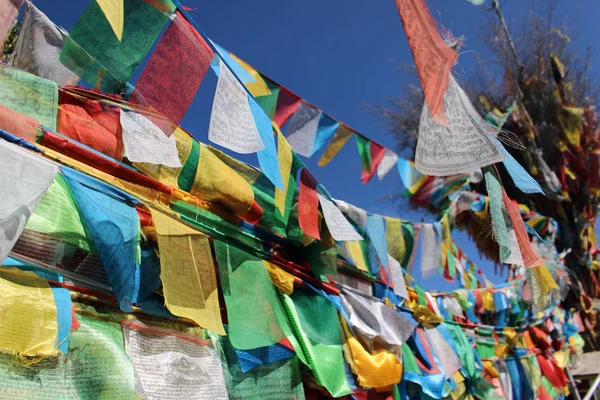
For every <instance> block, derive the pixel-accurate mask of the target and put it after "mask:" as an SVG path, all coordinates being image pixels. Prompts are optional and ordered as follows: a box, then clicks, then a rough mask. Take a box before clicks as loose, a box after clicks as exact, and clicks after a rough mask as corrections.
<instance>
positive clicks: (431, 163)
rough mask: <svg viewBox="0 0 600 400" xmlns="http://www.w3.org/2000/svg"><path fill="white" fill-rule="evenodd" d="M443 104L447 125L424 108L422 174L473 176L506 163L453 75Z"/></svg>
mask: <svg viewBox="0 0 600 400" xmlns="http://www.w3.org/2000/svg"><path fill="white" fill-rule="evenodd" d="M419 1H421V0H419ZM443 102H444V108H445V110H446V117H447V119H448V124H449V125H448V126H445V125H441V124H440V123H438V122H437V121H436V120H435V119H434V118H432V117H431V114H430V111H429V108H428V107H427V105H426V104H425V105H424V106H423V110H422V113H421V119H420V123H419V137H418V140H417V148H416V151H415V164H416V166H417V169H418V170H419V171H420V172H421V173H423V174H427V175H433V176H449V175H456V174H462V173H470V172H471V171H473V170H475V169H478V168H482V167H485V166H487V165H490V164H493V163H496V162H500V161H502V160H504V156H503V153H502V152H501V149H500V147H501V144H500V143H499V142H498V141H496V140H493V137H492V136H491V134H490V128H489V126H488V125H487V124H486V122H485V121H483V119H481V117H480V116H479V115H478V114H477V112H476V111H475V110H474V108H473V105H472V104H471V103H470V101H469V99H468V98H467V96H466V94H465V93H464V92H463V91H462V89H461V88H460V87H459V86H458V83H457V82H456V80H455V79H454V78H453V77H452V76H450V79H449V83H448V89H447V90H446V92H445V94H444V98H443Z"/></svg>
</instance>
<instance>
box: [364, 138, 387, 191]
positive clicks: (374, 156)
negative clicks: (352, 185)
mask: <svg viewBox="0 0 600 400" xmlns="http://www.w3.org/2000/svg"><path fill="white" fill-rule="evenodd" d="M370 148H371V170H370V171H367V170H366V169H365V168H363V170H362V172H361V173H360V181H361V182H362V183H367V182H369V181H370V180H371V178H373V175H375V173H376V172H377V167H378V166H379V164H380V163H381V160H383V157H384V156H385V148H384V147H383V146H380V145H378V144H377V143H375V142H371V145H370Z"/></svg>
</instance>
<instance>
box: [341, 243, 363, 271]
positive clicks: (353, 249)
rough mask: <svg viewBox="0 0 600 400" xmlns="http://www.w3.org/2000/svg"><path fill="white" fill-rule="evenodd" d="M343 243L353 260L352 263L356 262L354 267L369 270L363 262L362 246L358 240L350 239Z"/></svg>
mask: <svg viewBox="0 0 600 400" xmlns="http://www.w3.org/2000/svg"><path fill="white" fill-rule="evenodd" d="M344 243H345V244H346V247H347V248H348V251H349V252H350V255H351V256H352V259H353V260H354V264H356V268H358V269H359V270H361V271H365V272H367V271H369V269H368V268H367V264H366V263H365V258H364V256H363V251H362V247H360V242H359V241H358V240H350V241H347V242H344Z"/></svg>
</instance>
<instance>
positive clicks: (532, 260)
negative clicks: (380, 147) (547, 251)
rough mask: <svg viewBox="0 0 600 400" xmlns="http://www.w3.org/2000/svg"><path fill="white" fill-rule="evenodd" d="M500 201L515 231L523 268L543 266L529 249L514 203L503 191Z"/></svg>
mask: <svg viewBox="0 0 600 400" xmlns="http://www.w3.org/2000/svg"><path fill="white" fill-rule="evenodd" d="M502 199H503V200H504V204H505V205H506V209H507V210H508V215H509V216H510V220H511V221H512V224H513V227H514V229H515V234H516V236H517V243H518V244H519V250H521V255H522V256H523V264H525V268H531V267H537V266H540V265H544V263H543V262H542V259H541V258H540V257H539V256H538V255H537V254H536V253H535V251H534V250H533V248H532V247H531V242H530V241H529V235H527V229H526V228H525V223H524V222H523V218H521V214H520V213H519V209H518V208H517V206H516V205H515V203H513V202H512V200H511V199H510V198H509V197H508V195H507V194H506V192H505V191H504V190H503V191H502Z"/></svg>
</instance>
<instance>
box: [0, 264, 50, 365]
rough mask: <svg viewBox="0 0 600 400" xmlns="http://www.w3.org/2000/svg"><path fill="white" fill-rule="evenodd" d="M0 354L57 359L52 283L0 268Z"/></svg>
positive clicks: (22, 272) (32, 274)
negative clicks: (55, 357)
mask: <svg viewBox="0 0 600 400" xmlns="http://www.w3.org/2000/svg"><path fill="white" fill-rule="evenodd" d="M0 293H1V295H0V352H7V353H12V354H17V355H23V356H32V357H34V356H43V357H50V356H57V355H58V348H57V345H58V343H57V341H58V322H57V319H56V318H57V312H56V303H55V302H54V295H53V294H52V289H51V288H50V285H48V281H46V280H44V279H41V278H39V277H38V276H37V275H35V274H34V273H33V272H25V271H20V270H17V269H12V268H0Z"/></svg>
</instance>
